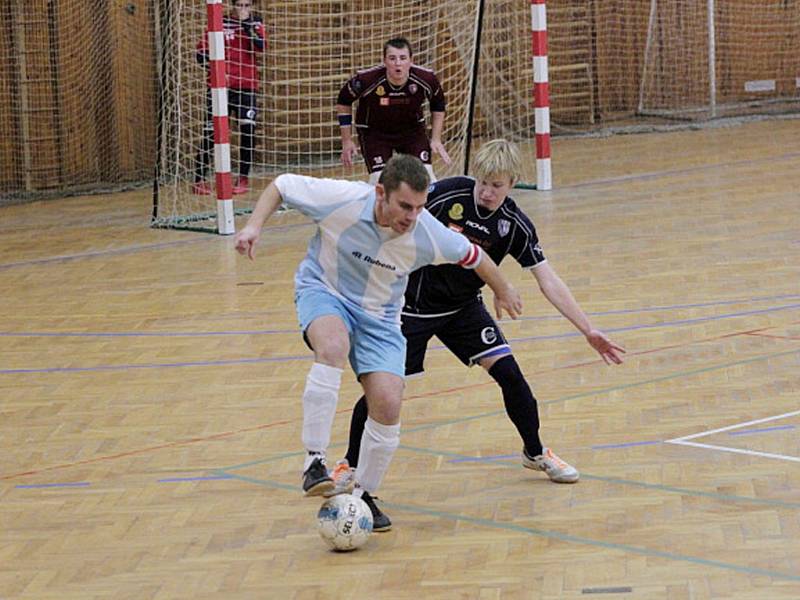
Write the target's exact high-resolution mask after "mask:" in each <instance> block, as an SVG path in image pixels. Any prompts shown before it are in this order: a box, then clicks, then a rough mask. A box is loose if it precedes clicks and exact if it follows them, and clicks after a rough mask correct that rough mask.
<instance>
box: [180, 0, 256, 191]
mask: <svg viewBox="0 0 800 600" xmlns="http://www.w3.org/2000/svg"><path fill="white" fill-rule="evenodd" d="M251 3H252V0H233V9H232V10H231V13H230V14H229V15H226V16H225V17H224V18H223V21H222V31H223V36H224V38H225V80H226V81H225V85H226V86H227V88H228V108H229V112H230V113H231V114H233V115H235V116H236V120H237V121H238V122H239V138H240V144H239V178H238V179H237V181H236V184H235V185H234V186H233V193H234V194H244V193H245V192H247V190H248V181H247V178H248V176H249V174H250V165H251V164H252V163H253V146H254V145H255V128H256V116H257V114H258V108H257V106H256V92H258V67H257V64H256V53H257V52H258V53H261V52H264V48H265V46H266V31H265V29H264V23H263V22H262V21H261V18H260V17H258V16H255V15H253V14H252V13H251V8H252V4H251ZM197 62H199V63H200V64H201V65H205V64H207V63H208V32H206V34H204V35H203V37H202V38H201V39H200V41H199V42H198V43H197ZM210 85H211V83H210V80H209V91H208V93H207V99H206V105H207V110H206V121H205V125H204V127H203V143H202V147H201V149H200V151H199V152H198V153H197V158H196V160H195V170H194V185H193V186H192V191H193V192H194V193H195V194H200V195H208V194H210V193H211V186H209V185H208V183H207V182H206V181H205V177H206V170H207V169H208V163H209V161H210V158H211V148H213V147H214V123H213V120H212V112H211V89H210Z"/></svg>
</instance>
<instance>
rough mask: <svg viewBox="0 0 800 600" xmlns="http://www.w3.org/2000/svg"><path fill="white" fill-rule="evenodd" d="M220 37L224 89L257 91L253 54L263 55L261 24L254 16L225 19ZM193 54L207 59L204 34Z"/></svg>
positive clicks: (262, 24)
mask: <svg viewBox="0 0 800 600" xmlns="http://www.w3.org/2000/svg"><path fill="white" fill-rule="evenodd" d="M222 35H223V37H224V38H225V79H226V84H225V85H226V87H228V88H229V89H233V90H247V91H252V92H255V91H257V90H258V67H257V65H256V52H263V51H264V46H265V44H266V31H265V30H264V23H263V22H262V21H261V19H259V18H257V17H251V18H249V19H247V20H246V21H240V20H239V19H234V18H233V17H228V16H226V17H224V18H223V20H222ZM197 54H198V56H203V57H205V58H206V59H207V58H208V31H206V33H205V35H203V37H202V38H200V41H199V42H198V43H197ZM209 85H210V83H209Z"/></svg>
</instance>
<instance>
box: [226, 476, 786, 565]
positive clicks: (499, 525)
mask: <svg viewBox="0 0 800 600" xmlns="http://www.w3.org/2000/svg"><path fill="white" fill-rule="evenodd" d="M217 474H220V475H222V474H225V475H229V476H230V478H232V479H239V480H241V481H245V482H248V483H254V484H256V485H260V486H263V487H268V488H274V489H279V490H285V491H291V492H294V493H296V494H298V495H299V493H300V490H299V489H298V486H294V485H286V484H283V483H278V482H275V481H269V480H265V479H256V478H255V477H245V476H242V475H236V474H230V473H217ZM384 505H385V506H386V507H387V508H391V509H392V510H399V511H403V512H410V513H415V514H423V515H430V516H433V517H437V518H440V519H447V520H450V521H457V522H463V523H470V524H472V525H477V526H480V527H488V528H491V529H503V530H506V531H513V532H516V533H523V534H526V535H532V536H537V537H543V538H548V539H554V540H559V541H562V542H567V543H572V544H580V545H583V546H594V547H597V548H605V549H607V550H617V551H621V552H628V553H631V554H639V555H641V556H647V557H654V558H663V559H665V560H671V561H678V562H685V563H690V564H695V565H702V566H704V567H713V568H716V569H723V570H726V571H736V572H738V573H745V574H747V575H764V576H766V577H772V578H773V579H785V580H788V581H800V575H795V574H792V573H783V572H781V571H771V570H769V569H761V568H759V567H748V566H746V565H737V564H734V563H726V562H722V561H717V560H710V559H706V558H698V557H696V556H689V555H684V554H675V553H672V552H664V551H662V550H653V549H650V548H644V547H639V546H632V545H629V544H618V543H615V542H604V541H600V540H594V539H591V538H585V537H580V536H576V535H570V534H567V533H561V532H558V531H549V530H546V529H536V528H533V527H525V526H523V525H515V524H514V523H503V522H500V521H493V520H491V519H483V518H480V517H470V516H468V515H461V514H457V513H451V512H445V511H439V510H433V509H430V508H425V507H422V506H414V505H410V504H395V503H389V502H385V503H384Z"/></svg>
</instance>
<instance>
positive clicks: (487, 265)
mask: <svg viewBox="0 0 800 600" xmlns="http://www.w3.org/2000/svg"><path fill="white" fill-rule="evenodd" d="M481 254H482V255H483V256H482V257H481V262H480V263H479V264H478V266H477V267H475V273H476V274H477V275H478V277H480V278H481V279H483V280H484V281H485V282H486V285H488V286H489V287H490V288H492V291H493V292H494V311H495V314H496V315H497V318H498V319H500V318H502V317H503V311H505V312H507V313H508V316H509V317H511V318H512V319H516V318H517V317H519V316H520V315H521V314H522V299H521V298H520V296H519V292H517V290H516V289H515V288H514V286H513V285H511V283H510V282H509V281H508V279H506V276H505V275H503V272H502V271H501V270H500V269H499V268H498V267H497V265H496V264H494V261H493V260H492V259H491V257H490V256H489V255H487V254H486V253H485V252H481Z"/></svg>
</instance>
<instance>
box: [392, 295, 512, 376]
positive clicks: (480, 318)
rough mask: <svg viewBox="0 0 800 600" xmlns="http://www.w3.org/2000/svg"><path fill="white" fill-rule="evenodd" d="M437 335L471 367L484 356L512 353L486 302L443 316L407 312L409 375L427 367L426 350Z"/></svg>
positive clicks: (404, 320) (405, 327)
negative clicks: (487, 308)
mask: <svg viewBox="0 0 800 600" xmlns="http://www.w3.org/2000/svg"><path fill="white" fill-rule="evenodd" d="M434 335H435V336H436V337H437V338H439V340H440V341H441V342H442V343H443V344H444V345H445V346H446V347H447V349H448V350H450V352H452V353H453V354H455V355H456V357H458V359H459V360H460V361H461V362H462V363H464V364H465V365H467V366H468V367H471V366H472V365H474V364H476V363H478V362H479V361H480V359H482V358H486V357H489V356H495V355H502V354H511V348H509V346H508V342H507V341H506V338H505V337H504V336H503V332H502V331H501V330H500V327H499V326H498V325H497V323H495V320H494V319H493V318H492V316H491V315H490V314H489V311H487V310H486V306H484V304H483V302H480V301H476V302H474V303H472V304H470V305H468V306H465V307H464V308H462V309H461V310H459V311H458V312H456V313H453V314H452V315H447V316H444V317H417V316H412V315H405V314H404V315H403V336H404V337H405V338H406V376H408V375H416V374H417V373H422V372H423V371H424V370H425V369H424V366H425V351H426V350H427V349H428V342H429V341H430V339H431V338H432V337H433V336H434Z"/></svg>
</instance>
